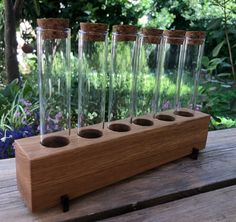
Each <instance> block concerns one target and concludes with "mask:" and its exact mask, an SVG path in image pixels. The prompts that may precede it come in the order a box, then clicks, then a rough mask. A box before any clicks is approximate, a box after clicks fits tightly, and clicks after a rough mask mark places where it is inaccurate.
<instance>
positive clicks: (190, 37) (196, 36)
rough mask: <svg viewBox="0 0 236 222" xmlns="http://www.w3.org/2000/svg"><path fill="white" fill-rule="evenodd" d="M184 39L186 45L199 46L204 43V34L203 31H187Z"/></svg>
mask: <svg viewBox="0 0 236 222" xmlns="http://www.w3.org/2000/svg"><path fill="white" fill-rule="evenodd" d="M185 37H186V38H187V44H189V45H201V44H203V43H204V41H205V37H206V33H205V32H203V31H187V32H186V34H185Z"/></svg>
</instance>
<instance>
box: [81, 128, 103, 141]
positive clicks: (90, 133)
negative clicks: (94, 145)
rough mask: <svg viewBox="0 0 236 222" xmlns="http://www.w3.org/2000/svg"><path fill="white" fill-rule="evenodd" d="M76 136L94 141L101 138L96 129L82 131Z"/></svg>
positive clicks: (99, 132)
mask: <svg viewBox="0 0 236 222" xmlns="http://www.w3.org/2000/svg"><path fill="white" fill-rule="evenodd" d="M78 135H79V136H80V137H83V138H86V139H96V138H99V137H101V136H102V132H101V131H100V130H97V129H83V130H80V131H79V133H78Z"/></svg>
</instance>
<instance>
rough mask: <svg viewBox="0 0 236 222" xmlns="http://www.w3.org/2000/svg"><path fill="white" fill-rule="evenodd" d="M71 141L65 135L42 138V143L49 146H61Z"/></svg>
mask: <svg viewBox="0 0 236 222" xmlns="http://www.w3.org/2000/svg"><path fill="white" fill-rule="evenodd" d="M69 143H70V141H69V139H67V138H66V137H64V136H49V137H47V138H45V139H43V140H42V142H41V144H42V145H43V146H46V147H49V148H59V147H63V146H66V145H68V144H69Z"/></svg>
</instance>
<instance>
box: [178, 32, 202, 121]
mask: <svg viewBox="0 0 236 222" xmlns="http://www.w3.org/2000/svg"><path fill="white" fill-rule="evenodd" d="M185 37H186V39H185V51H184V56H183V57H184V59H183V71H182V72H181V73H180V77H179V83H178V90H177V91H178V94H177V103H176V104H177V106H176V111H175V113H176V114H178V115H181V116H193V115H194V111H195V110H196V99H197V94H198V83H199V73H200V70H201V61H202V55H203V51H204V42H205V32H201V31H187V32H186V34H185Z"/></svg>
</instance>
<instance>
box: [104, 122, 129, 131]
mask: <svg viewBox="0 0 236 222" xmlns="http://www.w3.org/2000/svg"><path fill="white" fill-rule="evenodd" d="M108 128H109V129H110V130H112V131H116V132H128V131H130V127H129V126H128V125H126V124H122V123H113V124H111V125H110V126H109V127H108Z"/></svg>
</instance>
